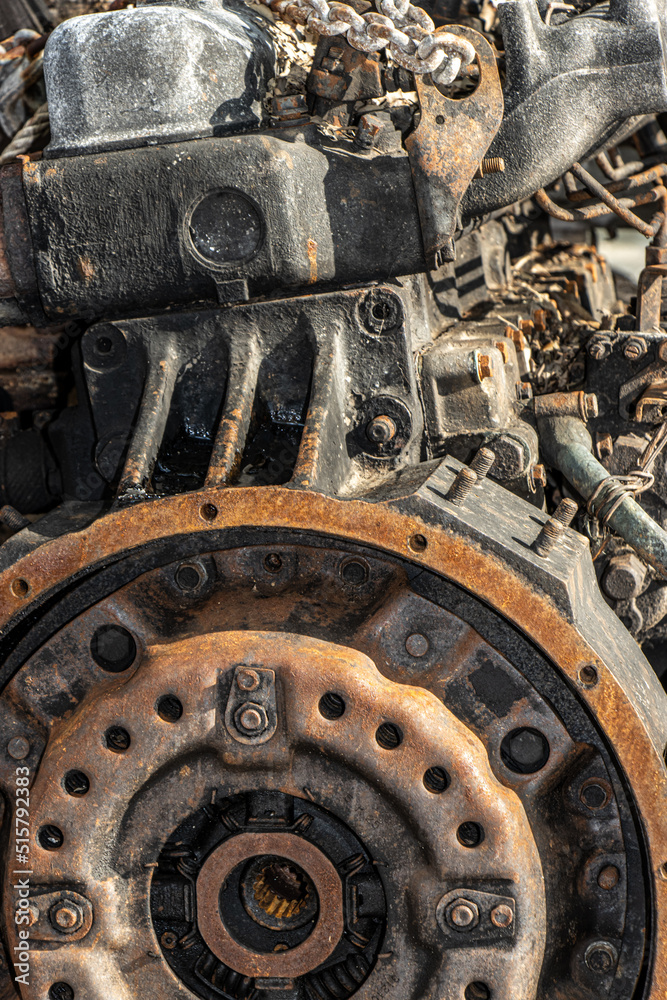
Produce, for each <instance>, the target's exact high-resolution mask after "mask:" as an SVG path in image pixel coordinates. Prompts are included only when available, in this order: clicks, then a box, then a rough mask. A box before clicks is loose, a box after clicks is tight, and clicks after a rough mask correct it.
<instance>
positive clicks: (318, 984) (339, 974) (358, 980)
mask: <svg viewBox="0 0 667 1000" xmlns="http://www.w3.org/2000/svg"><path fill="white" fill-rule="evenodd" d="M369 971H370V963H369V962H368V959H367V958H366V957H365V956H364V955H361V954H358V955H349V956H348V957H347V958H346V959H345V961H343V962H339V963H338V964H337V965H331V966H329V968H328V969H323V970H322V971H321V972H317V973H312V974H311V975H309V976H308V978H307V979H306V986H307V988H308V993H309V994H310V996H311V997H312V1000H345V998H346V997H349V996H351V995H352V993H354V991H355V990H356V989H358V988H359V986H361V984H362V983H363V981H364V979H365V978H366V976H367V975H368V973H369Z"/></svg>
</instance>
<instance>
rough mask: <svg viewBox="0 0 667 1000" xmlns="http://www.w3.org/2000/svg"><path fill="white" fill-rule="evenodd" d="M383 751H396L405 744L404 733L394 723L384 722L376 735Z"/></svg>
mask: <svg viewBox="0 0 667 1000" xmlns="http://www.w3.org/2000/svg"><path fill="white" fill-rule="evenodd" d="M375 739H376V740H377V741H378V743H379V744H380V746H381V747H382V749H383V750H395V749H396V747H400V745H401V743H402V742H403V733H402V732H401V730H400V729H399V728H398V726H396V725H395V724H394V723H393V722H383V723H382V725H381V726H378V730H377V732H376V734H375Z"/></svg>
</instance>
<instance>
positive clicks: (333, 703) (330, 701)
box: [319, 691, 345, 720]
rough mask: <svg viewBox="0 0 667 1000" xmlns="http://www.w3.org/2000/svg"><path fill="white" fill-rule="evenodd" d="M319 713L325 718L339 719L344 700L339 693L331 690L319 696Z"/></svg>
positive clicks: (342, 710) (343, 708)
mask: <svg viewBox="0 0 667 1000" xmlns="http://www.w3.org/2000/svg"><path fill="white" fill-rule="evenodd" d="M319 709H320V715H323V716H324V718H325V719H330V720H333V719H340V717H341V715H342V714H343V713H344V711H345V702H344V701H343V699H342V698H341V696H340V695H339V694H335V693H334V692H333V691H327V693H326V694H325V695H323V696H322V697H321V698H320V705H319Z"/></svg>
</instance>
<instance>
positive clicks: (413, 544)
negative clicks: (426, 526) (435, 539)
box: [408, 535, 428, 552]
mask: <svg viewBox="0 0 667 1000" xmlns="http://www.w3.org/2000/svg"><path fill="white" fill-rule="evenodd" d="M408 545H409V546H410V548H411V549H412V551H413V552H423V551H424V550H425V549H426V546H427V545H428V542H427V541H426V539H425V538H424V536H423V535H412V537H411V538H410V540H409V541H408Z"/></svg>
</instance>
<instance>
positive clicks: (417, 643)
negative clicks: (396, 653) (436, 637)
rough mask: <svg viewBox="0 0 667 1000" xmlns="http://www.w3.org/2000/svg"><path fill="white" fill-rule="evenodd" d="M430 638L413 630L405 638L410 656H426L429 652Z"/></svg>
mask: <svg viewBox="0 0 667 1000" xmlns="http://www.w3.org/2000/svg"><path fill="white" fill-rule="evenodd" d="M428 646H429V643H428V639H427V638H426V636H425V635H421V634H420V633H419V632H413V634H412V635H409V636H408V637H407V639H406V640H405V648H406V650H407V652H408V653H409V654H410V656H426V654H427V653H428Z"/></svg>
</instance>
